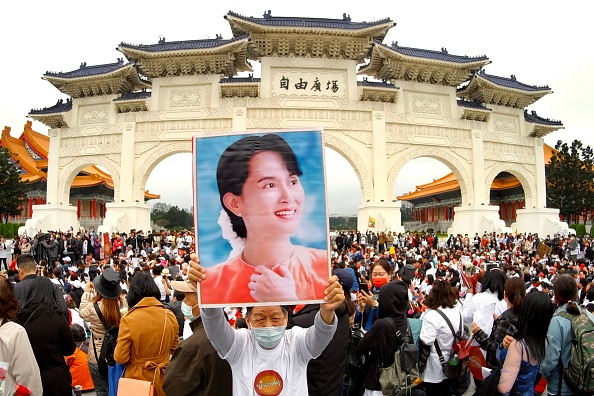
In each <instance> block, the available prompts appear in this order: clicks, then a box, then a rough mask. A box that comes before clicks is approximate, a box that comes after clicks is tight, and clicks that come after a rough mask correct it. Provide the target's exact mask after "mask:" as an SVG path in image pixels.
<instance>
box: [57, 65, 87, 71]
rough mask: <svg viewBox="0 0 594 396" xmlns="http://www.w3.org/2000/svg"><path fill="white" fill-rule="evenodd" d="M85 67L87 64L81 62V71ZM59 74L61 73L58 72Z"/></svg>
mask: <svg viewBox="0 0 594 396" xmlns="http://www.w3.org/2000/svg"><path fill="white" fill-rule="evenodd" d="M86 67H87V62H82V63H81V64H80V68H81V69H85V68H86ZM60 73H61V72H60Z"/></svg>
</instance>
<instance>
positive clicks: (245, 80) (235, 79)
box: [219, 76, 260, 84]
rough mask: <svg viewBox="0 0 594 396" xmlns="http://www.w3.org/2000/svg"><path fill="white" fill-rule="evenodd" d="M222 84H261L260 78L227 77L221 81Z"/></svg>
mask: <svg viewBox="0 0 594 396" xmlns="http://www.w3.org/2000/svg"><path fill="white" fill-rule="evenodd" d="M219 82H220V83H221V84H225V83H227V84H230V83H259V82H260V79H259V78H254V77H252V76H250V77H225V78H221V80H220V81H219Z"/></svg>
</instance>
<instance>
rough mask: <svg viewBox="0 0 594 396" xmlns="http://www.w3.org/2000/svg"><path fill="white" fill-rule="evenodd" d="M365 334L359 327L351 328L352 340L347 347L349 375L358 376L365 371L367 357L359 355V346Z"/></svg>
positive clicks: (346, 371) (347, 373) (347, 369)
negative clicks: (364, 364)
mask: <svg viewBox="0 0 594 396" xmlns="http://www.w3.org/2000/svg"><path fill="white" fill-rule="evenodd" d="M364 335H365V334H364V333H363V331H362V330H361V329H360V328H359V327H355V328H352V329H351V333H350V340H349V343H348V347H347V365H346V368H345V374H346V375H347V376H348V377H358V376H359V375H360V374H361V373H362V372H363V363H364V362H365V358H364V357H363V356H359V355H357V347H358V346H359V343H360V342H361V340H362V339H363V336H364Z"/></svg>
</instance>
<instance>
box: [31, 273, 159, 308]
mask: <svg viewBox="0 0 594 396" xmlns="http://www.w3.org/2000/svg"><path fill="white" fill-rule="evenodd" d="M153 283H154V282H153ZM28 309H41V310H43V311H45V313H46V314H48V315H51V314H53V313H54V312H61V309H60V307H59V306H58V301H57V300H56V293H55V291H54V284H53V283H52V281H51V280H49V278H46V277H43V276H38V277H36V278H34V279H32V280H31V284H30V286H29V291H28V292H27V299H26V300H25V305H24V306H23V311H25V310H28Z"/></svg>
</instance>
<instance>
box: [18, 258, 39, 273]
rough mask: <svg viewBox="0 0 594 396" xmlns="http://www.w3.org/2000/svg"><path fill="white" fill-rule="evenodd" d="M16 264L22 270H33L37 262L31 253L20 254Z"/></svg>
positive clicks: (29, 271)
mask: <svg viewBox="0 0 594 396" xmlns="http://www.w3.org/2000/svg"><path fill="white" fill-rule="evenodd" d="M17 266H18V267H19V268H20V269H21V270H23V271H24V272H28V273H31V272H35V269H36V268H37V263H36V262H35V259H34V258H33V256H32V255H31V254H21V255H20V256H19V258H18V259H17Z"/></svg>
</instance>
